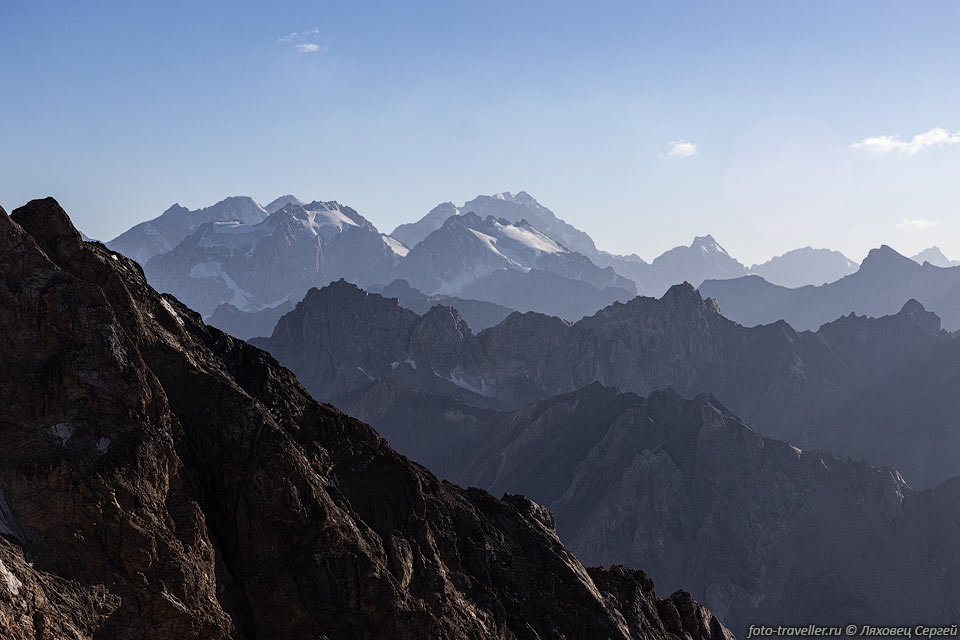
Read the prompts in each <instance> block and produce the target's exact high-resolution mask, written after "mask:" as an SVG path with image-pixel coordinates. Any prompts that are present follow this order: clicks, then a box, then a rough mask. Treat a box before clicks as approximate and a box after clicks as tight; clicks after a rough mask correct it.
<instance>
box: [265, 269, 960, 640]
mask: <svg viewBox="0 0 960 640" xmlns="http://www.w3.org/2000/svg"><path fill="white" fill-rule="evenodd" d="M253 342H254V344H256V345H258V346H261V347H263V348H265V349H267V350H268V351H270V352H271V353H272V354H273V355H274V356H276V357H277V358H278V359H279V360H280V361H281V362H283V363H284V364H286V365H287V366H289V367H290V368H291V370H292V371H294V372H295V373H296V375H297V377H298V379H299V380H301V381H302V382H303V383H304V384H305V385H306V386H307V389H308V390H309V391H310V392H311V394H312V395H314V396H315V397H317V398H318V399H321V400H323V401H327V402H332V403H333V404H335V405H337V406H339V407H341V408H343V409H344V410H346V411H347V412H348V413H350V414H351V415H356V416H358V417H360V418H361V419H363V420H366V421H369V422H370V423H371V424H372V425H374V426H375V428H377V429H378V430H379V431H380V432H381V433H383V434H384V435H385V437H387V439H388V440H389V441H390V442H391V444H392V445H393V446H395V447H396V448H397V449H398V450H399V451H401V452H402V453H404V454H405V455H408V456H410V457H411V458H413V459H415V460H417V461H419V462H421V463H423V464H425V465H426V466H427V467H428V468H430V469H431V470H432V471H434V472H435V473H437V474H438V475H439V476H441V477H445V478H448V479H450V480H452V481H455V482H460V483H463V484H467V485H471V486H479V487H482V488H485V489H488V490H490V491H492V492H495V493H499V492H501V491H504V490H506V488H507V487H511V489H510V490H522V491H523V492H524V493H525V494H526V495H528V496H530V497H531V498H532V499H534V500H536V501H538V502H540V503H542V504H544V505H546V506H548V507H549V508H550V509H551V510H552V511H553V512H554V513H555V515H556V518H557V522H558V533H559V535H560V537H561V540H563V541H564V542H565V543H566V544H568V545H570V546H571V548H573V549H574V551H575V552H577V553H578V554H580V555H582V556H583V557H586V558H591V559H592V560H593V561H594V562H602V563H611V562H613V563H626V564H629V565H635V566H644V567H646V568H647V570H649V571H650V572H651V575H652V576H653V578H654V580H655V581H657V582H658V583H660V584H669V585H671V586H673V585H679V584H683V585H685V588H688V589H690V590H691V591H692V593H693V594H694V596H695V597H697V598H699V599H701V600H702V601H704V602H705V603H706V604H707V606H709V607H711V610H714V611H715V612H718V614H719V615H721V619H723V620H725V621H727V623H728V624H729V625H730V626H731V628H732V629H734V631H735V632H738V633H739V632H743V631H745V628H746V626H747V625H748V624H752V623H757V622H758V621H764V620H770V621H777V622H778V623H782V624H803V621H804V620H805V619H810V617H811V616H814V617H816V618H817V619H820V620H823V621H824V624H831V623H836V624H839V623H842V622H843V621H844V619H845V618H846V617H849V616H851V615H853V616H855V617H856V616H860V617H863V618H864V619H867V618H869V619H877V620H887V621H890V623H891V624H892V623H894V622H896V623H898V624H899V623H901V622H902V621H903V620H905V619H909V620H917V621H919V620H921V619H924V618H930V619H938V620H944V621H946V620H947V619H949V618H951V617H953V616H955V615H956V614H957V613H958V611H957V610H956V608H955V604H954V603H952V601H951V597H950V596H948V595H946V594H950V593H953V591H954V590H955V589H956V587H957V586H960V585H956V584H954V582H952V581H953V580H954V578H953V577H947V576H952V575H953V573H954V572H953V571H952V570H951V569H949V568H946V569H944V567H948V566H952V565H950V563H951V562H953V561H952V560H949V559H948V558H952V557H953V556H952V555H951V552H950V551H949V549H950V548H951V547H952V545H955V544H956V543H957V542H960V529H958V524H960V521H958V520H957V513H960V512H958V511H957V505H960V485H958V484H957V483H958V480H948V478H953V477H955V476H957V475H958V474H960V463H958V462H957V459H956V456H954V455H952V452H955V451H957V450H960V432H957V430H956V429H955V428H954V425H955V424H956V419H955V416H956V415H958V412H960V404H958V402H957V400H956V394H952V393H949V392H947V389H950V388H953V385H956V384H960V342H958V341H957V340H956V339H954V338H953V337H952V336H950V335H949V334H947V333H946V332H945V331H943V330H942V329H941V328H940V321H939V318H937V317H936V315H935V314H933V313H931V312H928V311H926V310H925V309H923V307H922V305H920V304H919V303H918V302H916V301H910V302H908V303H907V304H906V305H904V307H903V309H901V310H900V312H898V313H897V314H895V315H892V316H887V317H883V318H875V319H874V318H866V317H858V316H853V315H850V316H847V317H844V318H840V319H838V320H836V321H835V322H833V323H829V324H827V325H825V326H824V327H823V328H821V329H820V331H818V332H817V333H811V332H797V331H795V330H793V329H792V328H791V327H790V326H789V325H787V324H786V323H785V322H782V321H780V322H778V323H775V324H772V325H767V326H762V327H756V328H745V327H743V326H741V325H738V324H737V323H734V322H732V321H730V320H728V319H726V318H724V317H723V316H722V315H721V314H720V311H719V308H718V306H717V305H716V303H714V302H713V301H712V300H709V299H708V300H704V299H703V298H702V297H701V296H700V295H699V294H698V292H697V291H696V290H694V289H693V287H692V286H690V285H678V286H675V287H673V288H671V289H670V290H669V291H668V292H667V294H666V295H665V296H664V297H663V298H661V299H659V300H656V299H652V298H642V297H638V298H636V299H634V300H632V301H630V302H628V303H626V304H621V303H616V304H614V305H611V306H610V307H608V308H605V309H603V310H601V311H600V312H599V313H597V314H596V315H594V316H592V317H588V318H584V319H583V320H581V321H579V322H577V323H574V324H571V323H569V322H566V321H564V320H562V319H558V318H551V317H548V316H544V315H541V314H535V313H526V314H521V313H514V314H512V315H510V316H508V317H507V319H506V320H505V321H503V322H502V323H500V324H499V325H496V326H494V327H491V328H489V329H487V330H485V331H482V332H480V333H479V334H476V335H475V334H473V333H472V332H471V331H470V329H469V327H468V326H467V325H466V323H465V322H464V321H463V320H462V318H460V317H459V315H458V314H457V312H456V311H455V310H454V309H452V308H447V307H443V306H435V307H433V308H431V309H430V310H429V311H428V312H427V313H426V314H424V315H422V316H421V315H418V314H416V313H414V312H412V311H410V310H408V309H404V308H402V307H401V306H399V305H398V304H397V302H396V301H395V300H391V299H386V298H383V297H381V296H378V295H376V294H371V293H368V292H365V291H363V290H361V289H358V288H357V287H355V286H353V285H350V284H349V283H345V282H338V283H333V284H331V285H330V286H328V287H326V288H325V289H322V290H312V291H310V292H309V293H308V295H307V296H306V297H305V299H304V301H303V302H301V303H300V304H299V305H298V306H297V307H296V308H295V309H294V310H293V311H292V312H290V313H288V314H287V315H286V316H284V317H283V318H282V319H281V320H280V321H279V322H278V324H277V327H276V331H275V332H274V334H273V336H271V337H270V338H266V339H257V340H254V341H253ZM620 389H623V390H624V391H620ZM663 389H667V390H666V391H663ZM671 389H672V390H671ZM674 390H675V391H674ZM710 390H712V391H710ZM707 393H710V394H712V395H706V394H707ZM638 394H639V395H638ZM647 394H649V395H647ZM678 394H682V395H678ZM644 395H647V397H646V398H644V397H642V396H644ZM684 397H687V398H693V399H691V400H687V399H684ZM727 407H735V408H736V411H734V410H733V409H732V408H731V409H728V408H727ZM737 415H749V416H751V418H750V420H749V421H746V422H745V421H743V420H741V419H740V418H738V417H736V416H737ZM747 424H751V425H752V426H753V428H754V429H757V430H758V431H759V432H760V433H763V434H765V435H766V436H768V437H764V436H763V435H760V433H757V432H755V431H754V430H753V429H751V428H749V427H747V426H746V425H747ZM771 436H772V437H771ZM774 438H776V439H774ZM788 443H790V444H788ZM837 456H839V457H837ZM850 456H854V457H855V458H857V459H859V460H864V459H866V460H867V461H869V463H868V462H863V461H857V462H855V461H853V460H851V459H850V458H849V457H850ZM843 458H847V460H846V461H843ZM870 463H873V464H883V465H892V466H894V467H896V468H897V469H898V470H903V473H904V475H903V476H901V474H900V472H899V471H894V470H893V469H891V468H881V469H878V468H875V467H873V466H871V464H870ZM904 478H906V479H904ZM927 487H929V489H927ZM864 567H869V570H867V569H865V568H864ZM931 576H941V578H936V579H935V582H931V581H930V580H931ZM940 580H942V582H939V581H940ZM905 585H906V586H905ZM905 593H909V594H910V595H909V596H904V594H905ZM921 612H922V613H921Z"/></svg>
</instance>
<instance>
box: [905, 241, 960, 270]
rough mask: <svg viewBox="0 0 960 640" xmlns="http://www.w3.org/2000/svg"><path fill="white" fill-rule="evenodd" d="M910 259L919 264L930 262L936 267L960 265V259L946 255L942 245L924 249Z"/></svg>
mask: <svg viewBox="0 0 960 640" xmlns="http://www.w3.org/2000/svg"><path fill="white" fill-rule="evenodd" d="M910 259H911V260H913V261H914V262H917V263H919V264H923V263H924V262H929V263H930V264H932V265H933V266H935V267H956V266H958V265H960V260H951V259H950V258H948V257H947V256H945V255H944V253H943V251H941V250H940V247H936V246H934V247H930V248H928V249H924V250H923V251H921V252H920V253H918V254H917V255H915V256H912V257H911V258H910Z"/></svg>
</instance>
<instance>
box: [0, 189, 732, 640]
mask: <svg viewBox="0 0 960 640" xmlns="http://www.w3.org/2000/svg"><path fill="white" fill-rule="evenodd" d="M289 206H290V204H287V205H285V206H284V207H283V208H282V209H280V210H279V211H278V213H279V212H281V211H284V210H285V209H287V207H289ZM272 215H276V214H272ZM0 283H2V284H0V316H2V322H3V326H4V328H5V331H7V332H8V333H7V334H6V335H8V336H10V335H13V336H16V339H15V340H4V341H2V342H0V356H2V357H0V389H2V393H3V397H4V398H5V400H6V402H5V409H4V413H3V416H2V417H0V438H2V440H3V447H4V449H3V450H4V451H5V452H6V455H4V456H3V459H2V460H0V576H2V578H3V579H2V580H0V632H2V635H3V636H4V637H5V638H15V639H17V640H19V639H21V638H39V637H56V638H68V637H69V638H91V639H92V638H107V637H109V638H134V637H135V638H144V639H147V640H152V639H154V638H156V639H160V638H164V639H166V638H172V637H177V638H195V637H202V638H210V639H214V640H215V639H219V638H236V639H242V638H260V637H282V638H317V637H323V638H330V639H333V638H357V637H366V638H375V637H379V638H384V637H389V638H401V639H402V638H423V637H435V638H449V639H452V638H477V639H479V638H491V637H498V638H510V637H516V638H531V639H533V638H544V637H604V638H657V639H660V638H662V639H664V640H667V639H668V638H669V639H674V638H678V637H680V638H691V639H697V640H699V639H703V640H706V639H711V638H732V636H731V635H730V634H729V633H728V632H727V631H726V630H725V629H724V628H723V626H722V625H721V624H720V623H719V621H718V620H717V619H716V618H715V617H714V616H713V615H712V614H711V613H710V612H709V611H708V610H707V609H705V608H704V607H702V606H701V605H699V604H697V603H696V602H695V601H693V600H692V599H691V597H690V596H689V594H687V593H685V592H678V593H676V594H674V595H673V596H671V597H670V598H667V599H665V600H659V599H657V598H656V597H655V596H654V593H653V586H652V582H651V581H650V580H649V578H647V577H646V576H645V575H644V574H643V573H642V572H640V571H638V570H631V569H625V568H623V567H613V568H611V569H610V570H609V571H605V570H603V569H585V568H584V567H583V565H581V564H580V562H579V561H578V560H577V559H576V558H575V557H574V556H573V555H572V554H571V553H570V552H569V551H567V550H566V549H565V548H564V547H563V546H562V544H561V543H560V542H559V540H558V538H557V536H556V533H555V531H554V521H553V518H552V516H551V515H550V514H549V512H548V511H546V510H545V509H543V508H542V507H540V506H539V505H537V504H535V503H533V502H531V501H530V500H529V499H527V498H525V497H523V496H518V495H507V496H505V497H504V498H503V499H502V500H497V499H495V498H493V497H492V496H490V495H489V494H487V493H485V492H484V491H482V490H479V489H467V490H464V489H461V488H459V487H457V486H455V485H453V484H450V483H447V482H440V481H439V480H438V479H437V478H436V477H434V476H433V475H431V474H430V473H429V472H428V471H426V470H425V469H423V468H422V467H420V466H418V465H416V464H413V463H411V462H409V461H408V460H407V459H406V458H404V457H402V456H400V455H398V454H397V453H395V452H394V451H393V450H392V449H391V448H390V447H389V446H388V445H387V444H386V442H385V441H384V440H383V439H382V438H381V437H380V436H379V435H377V433H376V432H375V431H374V430H373V429H371V428H370V427H368V426H367V425H365V424H363V423H361V422H359V421H357V420H354V419H352V418H349V417H347V416H346V415H344V414H343V413H341V412H340V411H338V410H337V409H335V408H333V407H330V406H328V405H323V404H320V403H318V402H317V401H315V400H314V399H312V398H310V397H309V396H308V395H307V393H306V392H305V391H304V389H303V388H302V387H301V386H300V385H299V384H298V383H297V381H296V379H295V378H294V377H293V375H292V374H291V373H290V372H289V371H287V370H285V369H283V368H282V367H280V366H279V365H278V364H277V363H276V361H274V360H273V359H272V358H270V357H269V356H268V355H266V354H265V353H263V352H261V351H259V350H258V349H255V348H253V347H251V346H249V345H248V344H247V343H245V342H242V341H239V340H236V339H234V338H232V337H230V336H228V335H226V334H224V333H222V332H220V331H218V330H216V329H214V328H211V327H209V326H207V325H204V324H203V322H202V321H201V317H200V315H199V314H197V313H195V312H194V311H192V310H191V309H189V308H188V307H186V306H184V305H183V304H182V303H181V302H180V301H178V300H177V299H176V298H174V297H172V296H168V295H161V294H159V293H158V292H156V291H155V290H154V289H152V288H151V287H150V286H149V285H148V284H147V281H146V280H145V278H144V276H143V271H142V270H141V268H140V266H139V265H138V264H137V263H136V262H134V261H132V260H130V259H128V258H126V257H124V256H122V255H120V254H118V253H116V252H114V251H111V250H110V249H108V248H107V247H106V246H104V245H102V244H100V243H85V242H83V241H82V240H81V237H80V234H79V233H78V232H77V231H76V229H75V228H74V227H73V226H72V225H71V223H70V221H69V219H68V217H67V216H66V214H65V213H64V212H63V210H62V209H61V208H60V207H59V205H58V204H57V203H56V202H55V201H54V200H52V199H46V200H39V201H33V202H31V203H29V204H28V205H26V206H25V207H22V208H20V209H17V210H16V211H14V212H13V215H12V216H7V214H6V213H5V212H3V211H2V210H0Z"/></svg>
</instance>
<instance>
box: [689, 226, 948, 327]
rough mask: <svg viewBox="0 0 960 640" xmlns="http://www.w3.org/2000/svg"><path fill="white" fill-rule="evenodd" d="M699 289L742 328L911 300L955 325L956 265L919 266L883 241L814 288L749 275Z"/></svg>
mask: <svg viewBox="0 0 960 640" xmlns="http://www.w3.org/2000/svg"><path fill="white" fill-rule="evenodd" d="M700 291H701V293H703V295H704V296H708V297H711V298H714V299H716V300H717V301H718V302H719V303H720V307H721V308H722V309H723V313H724V315H725V316H726V317H728V318H730V319H731V320H736V321H737V322H740V323H741V324H744V325H747V326H755V325H758V324H765V323H770V322H776V321H777V320H779V319H784V320H786V321H787V322H789V323H790V325H791V326H793V327H796V328H798V329H816V328H817V327H819V326H820V325H822V324H824V323H826V322H829V321H831V320H833V319H835V318H838V317H840V316H842V315H846V314H848V313H850V312H855V313H858V314H864V315H868V316H873V317H878V316H883V315H888V314H891V313H896V312H897V310H899V309H900V307H902V306H903V304H904V303H905V302H907V301H908V300H910V299H911V298H915V299H917V300H919V301H920V302H921V303H923V305H924V306H925V307H926V308H927V309H929V310H931V311H934V312H935V313H937V314H938V315H939V316H940V317H941V318H942V320H943V324H944V327H945V328H946V329H948V330H950V331H953V330H956V329H958V328H960V267H952V268H942V267H935V266H933V265H929V264H927V265H923V266H921V265H919V264H917V263H916V262H914V261H913V260H911V259H910V258H906V257H904V256H902V255H900V254H899V253H897V252H896V251H894V250H893V249H891V248H890V247H888V246H886V245H884V246H882V247H880V248H879V249H873V250H872V251H871V252H870V253H869V255H868V256H867V258H866V259H865V260H864V261H863V264H862V265H861V266H860V269H859V270H858V271H857V272H856V273H854V274H852V275H849V276H846V277H844V278H841V279H840V280H837V281H836V282H832V283H829V284H825V285H822V286H818V287H813V286H807V287H801V288H799V289H787V288H784V287H780V286H777V285H774V284H770V283H769V282H766V281H765V280H763V279H762V278H760V277H759V276H748V277H745V278H737V279H733V280H710V281H707V282H704V283H703V284H702V285H701V286H700Z"/></svg>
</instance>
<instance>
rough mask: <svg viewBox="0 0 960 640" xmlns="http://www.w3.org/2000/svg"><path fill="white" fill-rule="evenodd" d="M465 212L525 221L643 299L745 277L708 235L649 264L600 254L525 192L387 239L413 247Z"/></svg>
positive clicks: (485, 199) (428, 219) (467, 207)
mask: <svg viewBox="0 0 960 640" xmlns="http://www.w3.org/2000/svg"><path fill="white" fill-rule="evenodd" d="M469 212H474V213H476V214H477V215H478V216H480V217H481V218H482V217H485V216H488V215H489V216H493V217H495V218H502V219H504V220H508V221H510V222H514V223H516V222H520V221H521V220H526V221H527V222H529V223H530V225H532V226H533V227H535V228H536V229H537V230H539V231H540V232H542V233H543V234H544V235H546V236H548V237H549V238H551V239H553V240H555V241H556V242H558V243H560V244H561V245H563V246H564V247H566V248H567V249H569V250H571V251H575V252H577V253H580V254H582V255H584V256H586V257H587V258H589V259H590V260H591V261H592V262H593V263H595V264H596V265H597V266H600V267H609V268H612V269H613V270H614V271H616V272H617V273H618V274H620V275H622V276H625V277H627V278H629V279H632V280H634V281H635V282H636V287H637V290H638V291H639V292H640V293H642V294H644V295H657V296H659V295H663V293H664V292H665V291H666V290H667V289H668V288H670V286H671V285H674V284H679V283H681V282H685V281H686V282H691V283H693V284H695V285H696V284H699V283H700V282H702V281H704V280H707V279H712V278H736V277H739V276H743V275H746V274H747V268H746V267H745V266H744V265H742V264H741V263H740V262H738V261H737V260H735V259H733V258H731V257H730V256H729V255H728V254H727V252H726V251H725V250H724V249H723V247H721V246H720V245H719V244H718V243H717V242H716V241H715V240H714V239H713V238H712V237H711V236H704V237H702V238H696V239H694V241H693V243H692V244H691V245H690V246H689V247H676V248H674V249H671V250H669V251H667V252H666V253H664V254H663V255H661V256H660V257H659V258H657V259H656V260H654V261H653V263H652V264H648V263H647V262H645V261H644V260H643V259H642V258H640V257H639V256H637V255H615V254H612V253H608V252H606V251H600V250H599V249H597V246H596V244H595V243H594V241H593V239H592V238H591V237H590V236H589V235H587V234H586V233H584V232H583V231H581V230H580V229H577V228H576V227H574V226H573V225H571V224H569V223H567V222H565V221H564V220H562V219H560V218H558V217H557V216H556V215H555V214H554V213H553V212H552V211H550V209H547V208H546V207H544V206H543V205H542V204H540V203H539V202H537V201H536V199H534V198H533V197H532V196H531V195H530V194H528V193H527V192H525V191H521V192H520V193H518V194H516V195H514V194H512V193H510V192H502V193H497V194H495V195H493V196H477V197H476V198H474V199H473V200H471V201H469V202H466V203H464V205H463V206H462V207H456V206H454V205H453V203H450V202H446V203H444V204H441V205H438V206H437V207H435V208H434V209H433V210H432V211H430V213H428V214H427V215H426V216H424V217H423V218H421V219H420V220H419V221H417V222H415V223H412V224H404V225H400V226H399V227H397V228H396V229H395V230H394V232H393V233H392V234H391V236H392V237H394V238H397V239H399V240H401V241H402V242H404V243H405V244H406V245H407V246H408V247H411V248H413V247H415V246H416V245H417V244H418V243H420V242H422V241H423V240H424V239H425V238H426V237H427V236H428V235H430V234H431V233H433V232H434V231H436V230H437V229H440V228H441V227H442V226H443V224H444V222H446V221H447V220H448V219H450V218H452V217H455V216H462V215H463V214H465V213H469ZM618 286H619V285H618Z"/></svg>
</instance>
